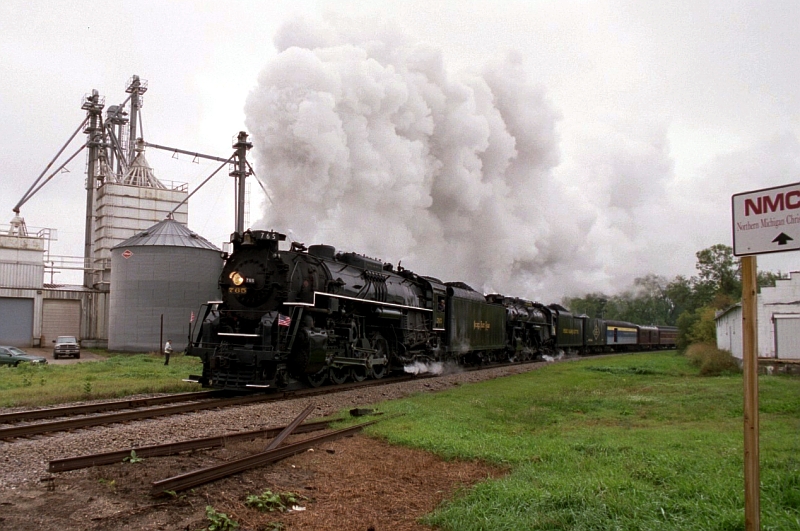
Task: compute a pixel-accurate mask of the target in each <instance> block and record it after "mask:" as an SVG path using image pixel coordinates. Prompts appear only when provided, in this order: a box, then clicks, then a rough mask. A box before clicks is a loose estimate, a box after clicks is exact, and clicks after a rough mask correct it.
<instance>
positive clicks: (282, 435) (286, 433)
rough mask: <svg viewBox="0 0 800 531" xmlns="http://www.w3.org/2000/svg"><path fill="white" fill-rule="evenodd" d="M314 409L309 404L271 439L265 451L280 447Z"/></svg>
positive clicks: (312, 405) (314, 407)
mask: <svg viewBox="0 0 800 531" xmlns="http://www.w3.org/2000/svg"><path fill="white" fill-rule="evenodd" d="M316 408H317V406H315V405H314V404H311V405H310V406H308V407H306V408H305V409H304V410H303V411H302V412H301V413H300V414H299V415H297V417H296V418H295V419H294V420H293V421H292V422H291V424H289V425H288V426H286V427H285V428H283V430H281V432H280V433H279V434H278V435H277V436H276V437H275V438H274V439H272V441H271V442H270V443H269V445H267V451H269V450H274V449H275V448H277V447H278V446H280V445H281V443H282V442H283V441H285V440H286V437H288V436H289V435H291V434H292V432H294V430H296V429H297V427H298V426H299V425H300V423H301V422H303V421H304V420H306V417H307V416H309V415H310V414H311V412H312V411H314V410H315V409H316Z"/></svg>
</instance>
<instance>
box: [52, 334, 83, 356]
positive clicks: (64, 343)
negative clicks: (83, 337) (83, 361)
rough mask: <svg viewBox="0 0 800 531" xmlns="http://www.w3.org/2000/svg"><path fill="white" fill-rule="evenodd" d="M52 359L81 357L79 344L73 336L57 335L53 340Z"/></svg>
mask: <svg viewBox="0 0 800 531" xmlns="http://www.w3.org/2000/svg"><path fill="white" fill-rule="evenodd" d="M53 343H55V345H54V346H53V359H54V360H57V359H58V358H61V357H64V356H69V357H71V358H80V357H81V345H80V343H79V342H78V340H77V339H75V337H74V336H58V337H57V338H56V339H54V340H53Z"/></svg>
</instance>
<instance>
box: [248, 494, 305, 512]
mask: <svg viewBox="0 0 800 531" xmlns="http://www.w3.org/2000/svg"><path fill="white" fill-rule="evenodd" d="M307 499H308V498H306V497H304V496H301V495H299V494H295V493H293V492H272V491H271V490H265V491H264V492H262V493H261V494H260V495H258V496H256V495H255V494H251V495H250V496H248V497H247V499H246V500H245V502H244V504H245V505H247V506H248V507H252V508H253V509H258V510H259V511H261V512H270V513H271V512H273V511H280V512H282V513H283V512H286V511H288V510H289V509H290V508H291V507H292V506H293V505H297V504H298V503H300V502H302V501H304V500H307Z"/></svg>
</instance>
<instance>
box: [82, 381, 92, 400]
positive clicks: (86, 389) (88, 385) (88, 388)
mask: <svg viewBox="0 0 800 531" xmlns="http://www.w3.org/2000/svg"><path fill="white" fill-rule="evenodd" d="M83 394H85V395H86V396H89V395H91V394H92V382H90V381H89V380H86V381H84V382H83Z"/></svg>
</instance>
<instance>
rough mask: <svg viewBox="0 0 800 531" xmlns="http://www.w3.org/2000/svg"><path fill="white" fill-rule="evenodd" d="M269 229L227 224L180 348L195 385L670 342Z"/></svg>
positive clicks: (271, 381) (347, 374)
mask: <svg viewBox="0 0 800 531" xmlns="http://www.w3.org/2000/svg"><path fill="white" fill-rule="evenodd" d="M285 239H286V237H285V236H284V235H283V234H280V233H277V232H273V231H258V230H253V231H251V230H248V231H246V232H245V233H244V234H239V233H234V234H233V235H232V238H231V243H232V244H233V252H232V253H231V254H230V256H228V257H227V259H226V261H225V266H224V268H223V270H222V275H221V276H220V280H219V286H220V289H221V292H222V300H221V301H212V302H209V303H208V304H205V305H203V308H201V311H200V312H199V314H198V319H197V320H196V321H195V323H194V326H193V329H192V331H191V332H190V334H191V337H190V338H189V346H188V348H187V350H186V354H187V355H190V356H197V357H199V358H200V359H202V361H203V374H202V375H201V376H194V377H193V379H195V380H196V381H198V382H200V383H201V384H202V385H203V386H204V387H214V388H220V389H233V390H258V389H288V388H295V387H300V386H307V385H311V386H314V387H316V386H319V385H322V384H323V383H325V382H326V381H330V382H332V383H334V384H341V383H344V382H346V381H348V380H354V381H361V380H364V379H366V378H382V377H384V376H385V375H387V374H389V373H392V372H395V371H403V370H404V369H405V370H407V371H409V370H411V369H409V368H411V367H415V369H413V372H416V371H418V370H419V368H420V367H422V368H423V369H424V368H427V367H431V366H432V365H434V364H442V363H455V364H458V365H462V366H468V365H479V364H483V363H490V362H500V361H509V360H529V359H534V358H536V357H538V356H543V355H555V354H556V353H558V352H560V351H577V352H601V351H606V350H624V349H630V350H633V349H648V348H671V347H674V344H675V336H676V330H675V328H674V327H649V326H638V325H634V324H631V323H624V322H616V321H605V320H601V319H590V318H588V317H586V316H574V315H572V314H571V313H570V312H569V311H568V310H566V309H565V308H563V307H561V306H559V305H555V304H553V305H549V306H545V305H543V304H540V303H537V302H531V301H527V300H523V299H519V298H512V297H504V296H502V295H497V294H493V295H488V296H484V295H483V294H481V293H478V292H477V291H475V290H474V289H472V288H471V287H469V286H468V285H466V284H464V283H462V282H442V281H440V280H438V279H436V278H433V277H426V276H420V275H417V274H415V273H413V272H411V271H409V270H407V269H403V268H402V267H397V268H395V267H394V266H392V264H388V263H387V264H384V263H383V262H381V261H379V260H376V259H373V258H368V257H366V256H363V255H359V254H356V253H337V252H336V250H335V249H334V248H333V247H331V246H329V245H312V246H310V247H308V248H306V247H305V246H303V245H302V244H297V243H293V244H292V246H291V249H290V250H288V251H286V250H283V251H282V250H280V249H279V242H282V241H284V240H285Z"/></svg>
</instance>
